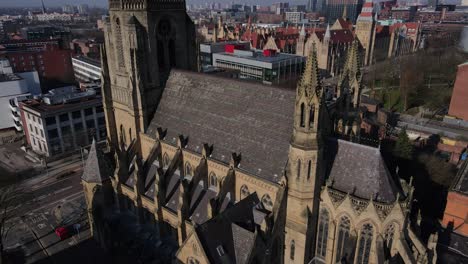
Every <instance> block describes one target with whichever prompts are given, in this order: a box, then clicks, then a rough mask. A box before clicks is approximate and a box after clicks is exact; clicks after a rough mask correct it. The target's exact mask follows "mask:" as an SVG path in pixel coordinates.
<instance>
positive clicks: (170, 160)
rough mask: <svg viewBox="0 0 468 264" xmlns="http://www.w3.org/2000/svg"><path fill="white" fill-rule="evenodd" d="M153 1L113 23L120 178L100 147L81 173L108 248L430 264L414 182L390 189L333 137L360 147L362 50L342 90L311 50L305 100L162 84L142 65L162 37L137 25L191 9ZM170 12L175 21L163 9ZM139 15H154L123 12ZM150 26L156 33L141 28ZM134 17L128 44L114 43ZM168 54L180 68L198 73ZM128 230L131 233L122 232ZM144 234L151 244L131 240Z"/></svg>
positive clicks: (238, 258) (253, 88) (223, 259)
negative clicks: (416, 227) (418, 232)
mask: <svg viewBox="0 0 468 264" xmlns="http://www.w3.org/2000/svg"><path fill="white" fill-rule="evenodd" d="M149 3H151V4H149ZM154 3H159V1H151V2H150V1H148V2H146V1H124V2H122V1H115V3H114V1H111V6H110V10H111V14H110V18H111V21H116V22H115V23H113V22H110V23H108V29H107V30H106V37H107V41H106V50H105V53H104V54H103V83H105V84H107V86H106V87H107V89H105V90H104V96H105V104H106V109H107V111H106V115H107V118H108V128H109V131H110V132H109V140H108V142H109V146H110V149H111V153H113V154H114V159H113V160H114V161H115V169H113V172H112V170H111V169H107V168H108V167H109V166H106V164H109V163H107V159H105V158H104V156H103V154H100V152H98V150H92V151H91V152H90V153H91V154H90V157H89V158H88V162H87V164H86V168H85V172H84V174H83V185H84V190H85V193H86V200H87V204H88V209H89V210H88V211H89V217H90V222H91V223H92V225H91V226H92V229H93V235H94V236H95V238H96V239H98V240H99V241H100V242H101V244H102V245H103V247H105V248H106V249H114V250H120V249H121V248H122V250H125V248H124V245H125V243H123V242H120V241H122V240H125V241H128V240H129V239H130V237H132V236H136V237H137V238H138V237H140V240H141V239H142V237H148V238H147V239H148V240H149V239H150V238H151V239H154V241H155V243H154V244H155V246H154V249H155V250H153V249H151V251H152V252H154V251H157V250H159V247H160V246H158V245H160V244H161V242H162V243H163V244H164V245H165V248H166V251H167V250H171V249H172V251H171V254H170V256H169V257H168V258H171V259H170V260H166V261H167V262H169V261H172V262H174V263H191V264H193V263H301V264H302V263H336V262H337V261H336V260H338V261H339V260H341V259H343V258H345V259H347V260H349V262H354V263H383V262H384V261H386V260H389V259H392V258H396V259H400V260H402V261H403V262H405V263H429V262H430V261H431V260H432V259H431V258H432V255H431V252H432V250H433V249H432V248H427V247H426V246H424V245H423V244H422V243H421V242H420V241H419V239H418V238H417V237H416V236H415V235H414V233H412V231H411V229H410V227H409V218H408V215H409V214H408V212H409V210H410V209H411V201H412V192H413V188H412V187H411V184H409V185H408V184H406V183H404V182H403V183H402V185H403V187H402V186H401V185H400V184H399V183H396V182H395V181H394V180H393V176H392V175H391V173H390V172H389V171H388V169H387V167H386V166H385V163H384V161H383V159H382V157H381V155H380V151H379V149H378V148H373V147H368V146H364V145H360V144H358V143H354V142H349V141H346V140H343V139H336V137H338V138H344V139H351V140H354V141H358V139H359V133H360V131H359V123H360V119H359V97H360V92H361V73H360V70H359V67H360V66H361V65H360V62H359V59H358V56H359V52H358V49H357V48H358V45H357V42H354V44H353V45H352V46H351V47H350V50H351V51H350V52H348V56H347V58H346V62H345V63H344V67H345V69H344V70H343V72H344V73H343V75H342V78H341V79H340V81H339V85H338V90H337V91H333V90H330V89H327V88H325V87H322V84H321V82H320V75H319V66H318V60H317V51H316V47H315V45H312V47H311V49H310V52H309V54H308V60H307V65H306V67H305V70H304V75H303V77H302V79H301V81H300V82H299V84H298V87H297V89H296V91H292V90H286V89H281V88H276V87H268V86H263V85H260V84H254V83H248V82H241V81H233V80H229V82H227V80H225V79H221V78H218V77H214V76H209V75H202V74H198V73H193V72H188V71H181V70H174V69H173V70H172V72H171V73H170V75H169V77H168V79H167V81H165V82H164V84H163V85H158V84H157V83H155V82H154V81H155V80H162V79H163V78H164V77H163V76H164V74H165V72H163V71H159V69H160V68H158V67H157V66H158V64H146V63H144V62H145V60H147V59H148V58H151V57H152V56H153V55H152V54H153V53H152V51H153V49H151V48H150V47H151V45H153V44H154V43H152V42H151V41H153V40H154V38H143V39H140V40H139V41H138V38H135V36H138V33H135V32H139V31H138V29H136V28H138V27H136V26H135V25H148V28H147V29H148V30H142V31H143V32H152V30H151V29H150V27H153V26H154V25H158V22H157V21H159V20H160V16H162V15H163V14H167V16H168V17H169V18H170V17H172V16H177V15H180V16H179V18H181V19H182V18H186V15H185V10H184V9H185V2H184V1H175V0H173V1H161V3H159V4H158V5H154ZM166 6H169V7H170V8H169V7H168V10H169V9H171V11H168V10H163V11H161V10H160V9H161V8H162V7H166ZM182 6H183V8H182ZM142 7H144V8H147V9H148V10H146V11H145V12H141V14H139V13H138V12H136V11H131V12H130V11H126V8H133V9H138V8H142ZM175 7H181V9H180V12H179V10H178V9H177V8H175ZM153 8H154V9H153ZM159 12H161V13H159ZM182 13H183V14H184V15H182ZM129 16H130V17H129ZM150 17H151V18H152V19H153V20H154V21H156V23H144V22H143V21H150V20H148V18H150ZM117 18H119V20H117ZM124 18H125V19H124ZM127 20H128V21H129V23H127V24H129V25H127V26H126V30H124V31H123V32H125V33H123V34H122V35H119V34H117V35H115V34H116V32H118V31H116V30H118V29H119V26H118V25H119V23H120V22H119V21H127ZM169 21H172V20H169ZM178 23H183V24H184V25H185V27H186V28H185V30H184V29H182V30H181V29H180V28H179V27H176V28H177V34H176V39H177V40H179V33H180V34H182V35H181V37H180V38H181V39H182V40H183V41H188V42H190V41H192V42H194V39H190V38H188V37H186V36H187V34H185V33H186V32H188V31H189V29H191V28H192V24H191V23H189V22H187V20H185V22H184V21H182V22H180V21H177V22H176V24H177V25H179V24H178ZM149 25H151V26H149ZM165 26H167V25H165ZM181 26H182V25H181ZM143 28H146V27H144V26H143ZM143 28H142V29H143ZM169 28H173V26H169ZM156 30H157V32H161V31H162V33H164V32H166V33H165V34H167V28H166V29H160V30H158V29H157V28H156ZM109 31H112V32H113V33H109ZM169 32H171V31H170V30H169ZM127 35H128V36H133V40H132V39H131V40H132V41H129V42H128V43H125V45H123V46H122V47H119V45H120V44H119V43H118V41H117V40H118V39H119V38H114V37H115V36H127ZM169 36H171V35H170V34H169ZM148 39H151V41H150V43H147V42H146V40H148ZM156 39H157V38H156ZM169 39H170V38H169ZM110 40H114V41H110ZM163 40H164V38H163ZM122 43H123V42H122ZM163 43H164V42H163ZM136 44H138V46H135V45H136ZM191 45H192V44H188V46H191ZM159 47H161V46H159ZM159 47H158V48H157V49H156V52H155V53H157V54H159V52H161V51H159V50H160V49H159ZM162 47H163V48H165V47H166V46H165V45H164V44H163V45H162ZM163 50H164V49H163ZM178 51H179V50H178ZM180 52H181V53H180V54H182V55H184V53H186V52H188V51H180ZM119 54H120V55H119ZM165 54H166V55H168V56H169V58H168V59H167V60H164V62H170V61H174V62H175V63H176V64H175V65H173V66H175V67H180V68H185V69H189V68H190V65H192V64H191V62H190V63H189V62H186V63H185V61H184V60H185V59H187V57H186V56H180V57H178V55H180V54H179V53H176V54H173V53H171V52H169V54H167V52H166V53H165ZM189 55H190V54H189ZM173 56H175V57H173ZM136 57H138V59H136ZM119 58H120V59H122V58H123V59H125V60H124V61H123V62H122V63H120V64H119V62H120V60H119ZM156 58H157V57H156ZM104 65H107V67H106V66H104ZM150 65H151V66H150ZM165 66H167V65H165ZM153 67H154V68H153ZM127 69H129V70H127ZM153 71H154V73H155V74H154V75H151V78H150V77H149V76H148V73H152V72H153ZM131 131H134V132H131ZM94 148H95V146H94ZM116 219H117V220H116ZM127 219H130V220H131V219H133V222H132V225H131V226H133V229H129V228H122V229H119V226H121V225H125V222H126V220H127ZM148 227H150V228H151V231H148V232H150V235H145V236H143V235H138V234H139V233H137V234H136V235H135V232H137V231H135V232H130V233H128V232H129V230H138V232H143V231H142V230H147V229H146V228H148ZM111 229H112V230H111ZM120 230H122V231H120ZM111 231H112V232H111ZM137 240H138V239H137ZM137 240H135V241H134V242H133V243H134V244H135V243H137ZM132 241H133V240H132ZM146 242H147V241H146ZM147 244H148V243H146V244H145V245H147ZM144 248H148V246H145V247H144ZM144 248H143V249H144ZM143 249H142V251H143ZM159 252H160V255H158V256H157V258H158V259H159V260H163V259H164V258H165V256H164V255H163V253H162V252H161V251H159ZM386 252H387V253H388V254H387V253H386ZM172 256H174V257H173V258H172Z"/></svg>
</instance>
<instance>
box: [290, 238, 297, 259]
mask: <svg viewBox="0 0 468 264" xmlns="http://www.w3.org/2000/svg"><path fill="white" fill-rule="evenodd" d="M295 254H296V244H295V243H294V240H291V246H290V248H289V258H290V259H291V260H294V255H295Z"/></svg>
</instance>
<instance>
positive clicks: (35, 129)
mask: <svg viewBox="0 0 468 264" xmlns="http://www.w3.org/2000/svg"><path fill="white" fill-rule="evenodd" d="M34 131H35V132H36V135H39V132H38V131H37V127H34Z"/></svg>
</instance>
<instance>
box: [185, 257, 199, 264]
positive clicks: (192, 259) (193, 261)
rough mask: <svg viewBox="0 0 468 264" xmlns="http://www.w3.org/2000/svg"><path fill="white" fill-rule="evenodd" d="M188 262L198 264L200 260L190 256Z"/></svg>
mask: <svg viewBox="0 0 468 264" xmlns="http://www.w3.org/2000/svg"><path fill="white" fill-rule="evenodd" d="M187 263H188V264H198V263H200V262H198V260H196V259H194V258H193V257H189V258H188V259H187Z"/></svg>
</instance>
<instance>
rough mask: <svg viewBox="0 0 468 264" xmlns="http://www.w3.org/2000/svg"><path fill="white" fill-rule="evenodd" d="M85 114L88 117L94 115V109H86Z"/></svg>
mask: <svg viewBox="0 0 468 264" xmlns="http://www.w3.org/2000/svg"><path fill="white" fill-rule="evenodd" d="M84 112H85V115H86V116H89V115H92V114H93V109H92V108H86V109H85V110H84Z"/></svg>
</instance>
